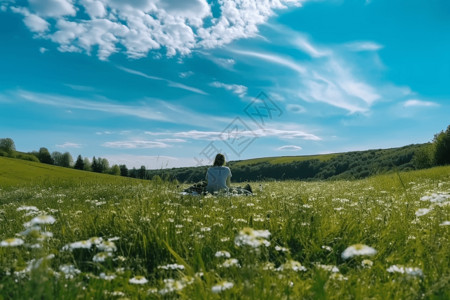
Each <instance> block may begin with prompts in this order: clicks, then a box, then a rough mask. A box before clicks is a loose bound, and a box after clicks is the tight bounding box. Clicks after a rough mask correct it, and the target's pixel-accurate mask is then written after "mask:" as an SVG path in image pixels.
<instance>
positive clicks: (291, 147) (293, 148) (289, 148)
mask: <svg viewBox="0 0 450 300" xmlns="http://www.w3.org/2000/svg"><path fill="white" fill-rule="evenodd" d="M277 150H279V151H299V150H302V147H300V146H295V145H286V146H281V147H279V148H277Z"/></svg>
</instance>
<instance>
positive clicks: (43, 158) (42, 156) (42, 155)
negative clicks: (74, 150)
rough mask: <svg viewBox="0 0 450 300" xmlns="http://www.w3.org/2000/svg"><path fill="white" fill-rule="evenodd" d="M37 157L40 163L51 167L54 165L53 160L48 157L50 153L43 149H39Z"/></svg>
mask: <svg viewBox="0 0 450 300" xmlns="http://www.w3.org/2000/svg"><path fill="white" fill-rule="evenodd" d="M37 157H38V159H39V161H40V162H41V163H44V164H49V165H53V163H54V161H53V158H52V156H51V155H50V152H49V151H48V149H47V148H45V147H41V148H40V149H39V152H38V154H37Z"/></svg>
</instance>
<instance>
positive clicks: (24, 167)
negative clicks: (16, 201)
mask: <svg viewBox="0 0 450 300" xmlns="http://www.w3.org/2000/svg"><path fill="white" fill-rule="evenodd" d="M130 180H132V179H130V178H125V177H119V176H112V175H108V174H98V173H92V172H87V171H80V170H75V169H69V168H62V167H57V166H53V165H48V164H42V163H38V162H31V161H25V160H20V159H15V158H8V157H1V156H0V187H7V186H17V185H22V186H23V185H35V184H42V183H47V184H61V183H63V182H67V183H69V184H75V183H80V184H82V183H85V182H89V181H99V182H105V181H107V182H116V183H120V182H128V181H130Z"/></svg>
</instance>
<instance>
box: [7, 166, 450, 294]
mask: <svg viewBox="0 0 450 300" xmlns="http://www.w3.org/2000/svg"><path fill="white" fill-rule="evenodd" d="M8 163H9V165H8V168H5V166H6V165H5V164H8ZM40 166H41V167H43V168H44V169H45V170H44V169H39V167H40ZM0 172H1V174H0V241H1V246H0V291H1V293H0V299H78V298H81V299H119V298H122V299H124V298H128V299H449V298H450V290H449V286H450V282H449V281H450V268H449V264H450V251H449V248H448V246H449V245H450V241H449V238H450V234H449V228H450V227H449V220H450V216H449V213H450V206H449V203H450V167H439V168H433V169H429V170H422V171H414V172H407V173H398V174H391V175H384V176H377V177H371V178H368V179H365V180H358V181H335V182H299V181H286V182H270V183H267V182H256V183H253V187H254V190H255V195H254V196H252V197H227V196H219V197H213V196H207V197H196V196H183V195H180V193H179V192H180V191H181V188H180V187H177V186H175V185H174V184H172V183H168V182H160V181H159V182H156V181H137V180H128V179H126V178H120V177H114V176H107V175H101V174H94V173H88V172H76V171H73V170H68V169H61V168H52V167H49V166H42V165H39V166H37V165H35V164H29V163H27V162H24V161H15V160H4V159H2V160H1V161H0ZM17 184H20V185H17ZM351 246H352V247H351Z"/></svg>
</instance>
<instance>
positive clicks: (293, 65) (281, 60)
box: [232, 50, 307, 74]
mask: <svg viewBox="0 0 450 300" xmlns="http://www.w3.org/2000/svg"><path fill="white" fill-rule="evenodd" d="M232 52H234V53H236V54H241V55H245V56H251V57H255V58H259V59H262V60H266V61H269V62H272V63H275V64H278V65H281V66H284V67H287V68H289V69H291V70H293V71H295V72H297V73H299V74H305V73H306V72H307V70H306V68H305V67H304V66H303V65H301V64H300V63H297V62H295V61H293V60H291V59H289V58H285V57H281V56H279V55H276V54H271V53H263V52H257V51H245V50H232Z"/></svg>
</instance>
